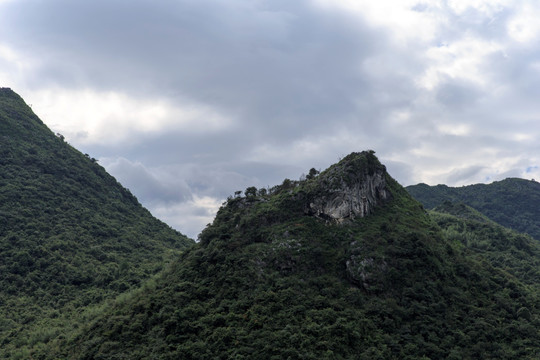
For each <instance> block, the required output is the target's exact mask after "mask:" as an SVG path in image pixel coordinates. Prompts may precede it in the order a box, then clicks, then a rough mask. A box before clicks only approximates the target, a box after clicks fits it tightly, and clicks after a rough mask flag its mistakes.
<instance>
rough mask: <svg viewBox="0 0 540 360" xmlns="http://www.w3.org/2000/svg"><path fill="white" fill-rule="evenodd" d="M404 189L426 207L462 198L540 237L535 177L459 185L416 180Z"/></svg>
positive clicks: (538, 186)
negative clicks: (434, 183) (531, 178)
mask: <svg viewBox="0 0 540 360" xmlns="http://www.w3.org/2000/svg"><path fill="white" fill-rule="evenodd" d="M407 191H408V192H409V193H410V194H411V195H412V196H413V197H414V198H415V199H417V200H418V201H420V202H421V203H422V204H423V205H424V206H425V207H426V209H432V208H434V207H436V206H438V205H440V204H442V203H443V202H444V201H450V202H463V203H464V204H467V205H469V206H470V207H472V208H474V209H476V210H478V211H479V212H481V213H482V214H484V215H486V216H487V217H488V218H490V219H491V220H493V221H495V222H497V223H499V224H501V225H503V226H506V227H509V228H511V229H514V230H517V231H519V232H523V233H527V234H529V235H531V236H532V237H534V238H535V239H537V240H540V206H539V204H540V183H538V182H536V181H534V180H524V179H517V178H508V179H505V180H502V181H495V182H493V183H491V184H475V185H469V186H462V187H449V186H446V185H436V186H429V185H426V184H418V185H413V186H408V187H407Z"/></svg>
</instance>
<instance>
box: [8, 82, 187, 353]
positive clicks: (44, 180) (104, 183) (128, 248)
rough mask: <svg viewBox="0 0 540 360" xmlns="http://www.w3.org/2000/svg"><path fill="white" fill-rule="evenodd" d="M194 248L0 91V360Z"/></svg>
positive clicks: (68, 325)
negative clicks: (187, 249)
mask: <svg viewBox="0 0 540 360" xmlns="http://www.w3.org/2000/svg"><path fill="white" fill-rule="evenodd" d="M73 116H76V114H73ZM192 243H193V241H192V240H190V239H188V238H187V237H185V236H184V235H182V234H180V233H179V232H177V231H175V230H173V229H171V228H170V227H169V226H167V225H166V224H164V223H162V222H161V221H159V220H157V219H155V218H154V217H152V216H151V214H150V213H149V212H148V211H147V210H146V209H144V208H143V207H142V206H141V205H140V204H139V202H138V201H137V199H136V198H135V197H134V196H133V195H132V194H131V193H130V192H129V190H127V189H125V188H124V187H122V186H121V185H120V184H119V183H118V182H117V181H116V180H115V179H114V178H113V177H112V176H110V175H109V174H107V172H106V171H105V170H104V169H103V168H102V167H101V166H100V165H99V164H98V163H97V161H96V160H95V159H93V158H91V157H90V156H88V155H83V154H82V153H80V152H79V151H77V150H76V149H74V148H73V147H71V146H70V145H69V144H68V143H66V142H65V141H64V138H63V137H62V136H61V135H58V136H57V135H54V134H53V133H52V132H51V131H50V130H49V129H48V128H47V127H46V126H45V125H44V124H43V123H42V121H41V120H40V119H39V118H38V117H37V116H36V115H35V114H34V113H33V112H32V110H31V109H30V108H29V107H28V106H27V105H26V104H25V103H24V101H23V100H22V99H21V98H20V97H19V96H18V95H17V94H16V93H15V92H13V91H12V90H11V89H8V88H0V358H3V359H16V358H22V359H28V358H30V354H31V350H32V351H37V350H39V349H42V348H44V347H45V346H46V344H47V343H48V342H50V341H51V340H53V339H55V338H58V337H60V338H61V337H65V336H66V334H67V333H69V331H72V330H73V327H78V326H79V325H80V324H81V323H83V322H84V321H87V319H86V317H88V316H91V315H89V314H90V313H88V312H86V311H87V310H88V309H90V308H91V307H96V306H98V305H99V304H103V303H104V302H105V301H110V300H112V299H114V298H115V297H116V296H118V295H119V294H121V293H123V292H125V291H128V290H130V289H134V288H137V287H139V286H140V285H141V284H142V283H143V282H144V280H146V279H148V278H150V277H152V276H154V275H155V274H156V273H158V272H159V271H160V270H161V269H162V268H164V266H165V264H166V263H168V262H170V261H171V259H173V258H175V257H177V256H178V254H179V253H180V252H181V250H182V249H185V248H186V247H188V246H190V245H191V244H192ZM36 349H37V350H36Z"/></svg>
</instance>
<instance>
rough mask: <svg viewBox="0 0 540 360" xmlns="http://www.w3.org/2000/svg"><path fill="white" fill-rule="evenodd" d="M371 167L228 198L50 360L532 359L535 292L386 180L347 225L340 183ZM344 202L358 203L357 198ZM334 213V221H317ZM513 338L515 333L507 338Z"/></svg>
mask: <svg viewBox="0 0 540 360" xmlns="http://www.w3.org/2000/svg"><path fill="white" fill-rule="evenodd" d="M357 165H360V166H357ZM377 168H379V169H382V168H383V165H382V164H380V162H379V161H378V159H377V158H376V157H375V156H374V153H373V152H372V151H366V152H361V153H353V154H351V155H349V156H347V157H346V158H344V159H343V160H342V161H341V162H340V163H338V164H335V165H332V166H331V167H330V168H329V169H327V170H325V171H323V172H321V174H319V175H318V176H314V177H312V178H310V179H307V180H304V181H291V180H288V179H286V180H285V181H284V182H283V183H282V184H281V185H278V186H275V187H274V188H271V190H270V191H269V192H266V191H260V190H257V189H255V188H248V189H246V194H245V195H246V196H245V197H240V196H237V197H234V198H233V197H230V198H229V199H228V200H227V201H226V202H225V203H224V205H223V206H222V207H221V209H220V210H219V211H218V214H217V215H216V218H215V220H214V222H213V223H212V224H211V225H209V226H208V227H207V228H206V229H205V230H204V231H203V232H202V233H201V235H200V237H199V243H198V244H197V245H196V246H195V247H193V248H191V249H189V250H187V251H186V252H185V253H184V254H183V255H182V258H181V260H180V261H176V262H175V263H173V265H172V267H171V268H169V269H168V270H167V271H165V272H164V273H162V275H160V276H159V277H158V278H156V279H155V282H154V283H153V285H152V287H151V288H148V289H146V290H145V291H142V292H140V293H138V294H137V296H134V297H130V298H126V299H125V301H124V302H123V303H121V304H117V306H114V307H111V308H108V309H105V311H104V313H103V314H102V315H101V316H98V317H97V318H96V320H95V321H94V322H92V323H91V324H89V325H88V326H87V327H85V328H83V329H82V330H81V332H80V333H79V334H77V335H76V336H75V337H74V338H73V339H71V340H69V341H67V343H66V344H64V345H62V346H60V349H61V350H60V354H62V355H63V356H66V357H68V358H108V359H116V358H118V359H119V358H122V357H129V358H133V359H142V358H147V357H149V356H154V357H157V358H161V359H173V358H179V357H181V358H185V359H212V358H224V359H229V358H236V359H242V358H261V359H262V358H276V359H277V358H291V359H320V358H332V359H347V358H356V359H416V358H424V359H425V358H431V359H444V358H446V359H469V358H482V357H484V358H485V357H491V358H500V359H513V358H516V357H518V358H524V359H527V358H530V359H532V358H534V357H535V356H536V355H538V353H539V348H538V346H537V343H538V342H537V341H538V340H540V339H539V335H538V334H537V333H536V332H535V331H534V326H535V324H540V319H539V318H538V307H539V299H538V293H537V292H532V291H531V290H528V287H527V286H526V285H524V284H523V283H521V282H520V280H518V279H517V278H514V277H512V276H511V275H509V274H507V273H505V272H504V271H502V270H501V269H499V268H496V267H494V266H493V265H492V264H491V263H489V261H488V260H489V259H485V258H482V257H477V256H476V255H474V256H473V255H471V253H470V252H469V250H468V249H467V248H466V246H464V245H463V244H462V243H458V242H455V241H450V240H447V238H446V237H445V235H446V234H445V233H444V232H443V231H442V230H441V228H440V227H439V226H438V225H437V224H436V223H435V222H434V221H433V220H432V218H431V217H430V215H429V214H428V213H427V212H425V211H424V210H423V208H422V206H421V204H420V203H419V202H417V201H416V200H414V199H413V198H412V197H411V196H410V195H409V194H408V193H407V192H406V190H405V189H404V188H403V187H401V186H400V185H399V184H398V183H397V182H396V181H395V180H394V179H392V178H391V177H390V176H389V175H388V174H387V173H386V172H384V180H385V181H384V183H385V185H384V187H383V188H379V194H382V193H385V192H388V195H391V196H381V197H380V198H381V199H386V200H384V201H382V202H380V203H378V204H376V205H375V206H374V207H372V211H371V212H369V213H368V214H367V216H363V217H362V216H353V217H351V216H349V215H350V214H351V213H350V212H349V211H348V210H352V209H355V206H354V204H355V201H352V200H351V199H347V197H346V196H345V197H344V196H341V194H343V193H347V192H348V191H349V190H350V189H351V188H362V186H359V187H355V186H350V185H351V183H350V182H348V180H352V181H353V182H354V181H355V179H356V181H359V179H363V180H365V178H364V177H363V175H362V174H366V173H367V174H368V175H369V174H375V173H376V171H375V170H376V169H377ZM336 169H339V171H337V172H334V170H336ZM347 169H353V170H355V169H356V170H355V171H348V170H347ZM329 179H332V180H334V181H327V180H329ZM367 188H369V186H368V187H367ZM383 190H384V191H383ZM374 193H376V191H375V192H374ZM335 194H338V196H337V198H339V199H342V202H343V203H339V202H334V201H329V202H328V203H330V204H332V206H331V209H330V211H329V212H325V213H324V214H326V215H325V216H321V213H318V212H317V211H315V212H313V211H311V209H312V207H311V206H310V204H313V203H318V202H317V201H316V200H317V199H335V198H334V197H333V196H334V195H335ZM356 194H357V195H358V196H359V202H358V201H357V202H356V203H361V202H362V198H363V196H364V195H362V193H361V192H356ZM366 198H367V196H366ZM357 200H358V199H357ZM319 203H324V204H326V203H327V202H326V201H321V202H319ZM324 208H325V207H324V206H323V209H324ZM344 208H347V209H348V210H347V211H345V212H341V211H338V212H335V211H334V209H344ZM336 213H339V214H341V215H343V214H345V215H347V216H345V217H341V215H340V217H338V218H333V217H332V216H330V215H329V214H336ZM449 216H450V215H449ZM474 254H476V253H474ZM509 254H510V253H509ZM504 288H511V289H512V290H511V291H510V292H508V291H506V292H505V291H503V290H504ZM494 298H496V299H497V300H496V301H493V299H494ZM520 309H522V310H520ZM517 313H519V314H520V315H519V316H516V314H517ZM119 324H121V325H119ZM518 327H519V328H520V329H522V330H520V331H515V330H512V329H517V328H518ZM151 354H152V355H151Z"/></svg>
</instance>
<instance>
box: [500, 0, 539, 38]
mask: <svg viewBox="0 0 540 360" xmlns="http://www.w3.org/2000/svg"><path fill="white" fill-rule="evenodd" d="M539 17H540V6H539V5H538V3H537V2H526V3H524V4H523V6H521V7H519V8H518V10H517V11H516V12H515V13H514V16H513V17H512V18H511V19H510V21H509V22H508V33H509V35H510V36H511V37H512V38H513V39H514V40H516V41H518V42H521V43H530V42H532V41H535V40H537V39H538V37H539V35H540V22H539V21H538V18H539Z"/></svg>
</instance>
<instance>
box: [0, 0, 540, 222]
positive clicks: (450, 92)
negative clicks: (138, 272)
mask: <svg viewBox="0 0 540 360" xmlns="http://www.w3.org/2000/svg"><path fill="white" fill-rule="evenodd" d="M0 11H1V12H2V22H0V33H2V39H1V40H0V69H1V70H0V82H2V85H3V86H11V87H12V88H13V89H14V90H15V91H18V92H19V93H20V94H21V95H22V96H23V97H24V98H25V99H26V100H27V101H28V102H29V103H31V104H33V109H34V111H35V112H36V113H37V114H38V115H39V116H41V117H42V118H43V120H44V121H45V122H46V123H47V124H48V125H49V126H50V127H52V128H53V131H55V132H61V133H62V134H64V135H65V136H66V139H67V140H68V141H69V142H70V143H71V144H72V145H74V146H76V147H77V148H79V149H80V150H81V151H83V152H86V153H89V154H91V156H92V157H95V158H98V159H100V162H101V163H102V164H103V165H104V166H105V167H106V168H107V169H108V170H109V171H110V172H111V173H112V174H113V175H115V176H116V177H117V178H118V179H119V180H120V181H121V182H122V183H123V184H125V185H126V186H128V187H129V188H130V189H131V190H132V192H133V193H135V194H136V195H137V196H138V197H139V198H140V199H141V201H143V203H144V204H145V206H147V207H149V208H150V209H154V210H153V211H154V212H159V214H161V215H160V216H162V217H166V218H167V219H169V220H168V221H171V222H174V223H175V224H179V225H175V226H183V227H184V226H185V227H188V228H189V229H195V228H196V227H197V226H203V225H201V224H202V223H204V222H205V221H207V220H208V213H207V211H210V212H211V211H214V210H215V209H216V206H217V205H216V204H219V203H221V201H223V199H224V198H226V196H228V195H230V194H232V193H234V191H237V190H244V189H245V188H246V187H248V186H251V185H254V186H257V187H264V186H272V185H275V184H277V183H280V182H281V181H282V180H283V178H285V177H288V178H292V179H295V178H298V177H299V176H300V175H301V174H302V173H306V172H307V171H308V170H309V169H310V168H311V167H315V168H317V169H324V168H326V167H327V166H329V165H330V164H332V163H334V162H335V161H337V160H338V159H339V157H343V156H345V155H346V154H348V153H349V152H351V151H361V150H364V149H373V150H375V151H376V152H377V155H378V156H379V158H380V159H381V160H382V161H383V163H386V164H387V167H388V169H389V170H390V171H391V174H392V175H393V176H394V177H395V178H396V179H397V180H398V181H400V182H402V183H403V184H404V185H409V184H413V183H417V182H426V183H432V184H433V183H446V184H448V185H457V184H466V183H472V182H485V181H492V180H494V179H500V177H501V176H506V175H509V174H511V175H512V176H523V177H531V176H535V177H537V178H540V175H538V174H537V173H538V171H537V170H538V169H537V168H535V167H534V166H537V164H538V159H537V158H536V155H535V154H537V153H538V151H539V150H540V145H538V142H537V141H536V140H537V139H538V138H539V137H540V126H539V125H538V118H539V116H540V110H539V109H538V105H537V103H538V101H537V99H538V96H539V95H540V87H539V86H538V84H539V83H540V61H539V60H538V59H539V58H540V50H539V48H538V46H536V45H537V42H538V35H539V34H540V27H538V25H536V22H535V21H534V19H535V18H537V16H535V14H538V13H540V5H538V4H537V3H536V2H533V1H527V0H520V1H517V2H515V1H510V0H495V1H487V0H472V1H462V0H448V1H435V0H433V1H431V0H401V1H397V0H381V1H377V2H374V1H363V0H361V1H357V0H354V1H353V0H339V1H327V0H312V1H309V0H304V1H294V2H291V1H272V2H270V1H256V2H254V1H248V0H235V1H228V2H223V1H216V0H200V1H192V0H179V1H169V0H157V1H147V0H135V1H131V2H129V4H128V3H126V2H123V1H118V0H108V1H104V0H96V1H92V2H74V1H68V0H50V1H47V2H46V3H45V2H32V3H30V2H25V1H18V2H16V1H7V2H6V1H0ZM527 169H529V170H527ZM535 174H537V175H535ZM190 209H191V210H190ZM211 209H214V210H211ZM180 217H181V218H183V219H191V220H189V221H188V220H186V221H184V222H183V223H180V222H179V221H180V220H178V219H179V218H180ZM192 224H197V225H192ZM204 224H206V223H204ZM179 230H181V231H183V229H182V228H180V229H179ZM189 231H193V232H195V230H189Z"/></svg>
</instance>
